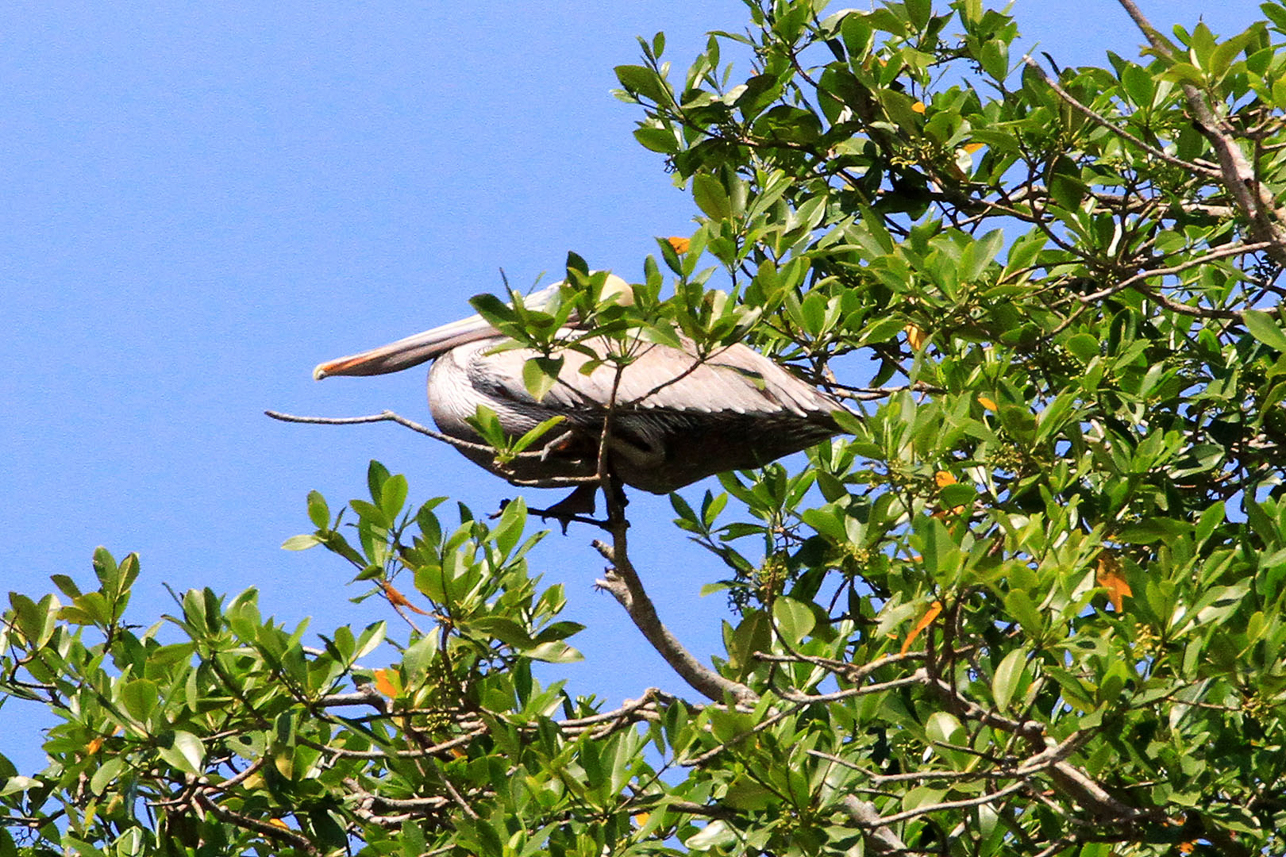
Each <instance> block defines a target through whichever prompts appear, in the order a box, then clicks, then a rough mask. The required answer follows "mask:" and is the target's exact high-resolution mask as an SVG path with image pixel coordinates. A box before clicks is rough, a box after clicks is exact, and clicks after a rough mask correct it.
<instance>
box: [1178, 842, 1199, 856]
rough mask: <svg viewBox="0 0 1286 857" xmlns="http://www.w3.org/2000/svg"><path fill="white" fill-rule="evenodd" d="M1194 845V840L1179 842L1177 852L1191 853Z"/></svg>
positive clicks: (1194, 848)
mask: <svg viewBox="0 0 1286 857" xmlns="http://www.w3.org/2000/svg"><path fill="white" fill-rule="evenodd" d="M1196 847H1197V843H1196V842H1180V843H1179V853H1180V854H1191V853H1192V852H1193V851H1194V850H1196Z"/></svg>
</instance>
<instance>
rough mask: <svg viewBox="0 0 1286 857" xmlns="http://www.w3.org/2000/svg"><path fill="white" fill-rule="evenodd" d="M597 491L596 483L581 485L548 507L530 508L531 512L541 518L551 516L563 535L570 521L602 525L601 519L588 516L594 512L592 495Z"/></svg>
mask: <svg viewBox="0 0 1286 857" xmlns="http://www.w3.org/2000/svg"><path fill="white" fill-rule="evenodd" d="M597 491H598V486H597V485H581V486H580V487H578V488H576V489H574V490H573V491H572V493H570V494H568V495H567V496H566V497H564V498H563V499H561V500H559V501H558V502H557V503H555V504H554V505H552V506H550V507H549V508H548V509H532V510H531V513H532V514H533V515H539V516H540V518H541V520H547V519H549V518H553V519H554V520H555V521H557V522H558V523H559V525H560V526H561V527H562V528H563V535H567V525H568V524H570V523H571V522H572V521H576V522H577V523H581V524H593V525H594V526H596V527H602V526H603V522H602V521H599V520H597V519H596V518H592V517H590V516H591V515H593V514H594V495H595V493H597Z"/></svg>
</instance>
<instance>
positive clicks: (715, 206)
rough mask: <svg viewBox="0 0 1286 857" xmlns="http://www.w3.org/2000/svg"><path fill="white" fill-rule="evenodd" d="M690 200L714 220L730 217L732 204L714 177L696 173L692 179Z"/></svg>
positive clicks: (721, 185)
mask: <svg viewBox="0 0 1286 857" xmlns="http://www.w3.org/2000/svg"><path fill="white" fill-rule="evenodd" d="M692 198H693V199H694V200H695V201H696V203H697V207H698V208H700V209H701V210H702V211H703V212H705V214H706V216H707V217H710V218H713V219H714V220H727V219H728V218H729V217H731V216H732V204H731V202H729V200H728V194H727V192H726V191H725V190H724V189H723V184H722V183H721V182H720V181H719V180H718V179H717V178H715V177H714V176H712V175H708V174H706V173H698V174H697V175H695V176H693V177H692Z"/></svg>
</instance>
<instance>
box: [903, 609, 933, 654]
mask: <svg viewBox="0 0 1286 857" xmlns="http://www.w3.org/2000/svg"><path fill="white" fill-rule="evenodd" d="M941 612H942V602H941V601H935V602H933V603H932V604H930V605H929V609H928V610H926V611H924V615H923V616H921V617H920V621H919V622H916V623H915V627H914V628H912V629H911V634H910V636H908V637H907V638H906V642H904V643H903V644H902V654H904V655H905V654H906V653H907V652H909V651H910V650H911V644H912V643H914V642H915V638H916V637H918V636H920V634H921V632H923V631H924V629H925V628H927V627H929V625H931V624H932V623H933V620H934V619H937V618H938V614H940V613H941Z"/></svg>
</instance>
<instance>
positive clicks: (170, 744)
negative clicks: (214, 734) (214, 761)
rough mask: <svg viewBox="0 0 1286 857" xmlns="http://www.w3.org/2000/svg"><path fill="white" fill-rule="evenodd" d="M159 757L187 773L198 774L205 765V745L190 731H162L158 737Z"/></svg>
mask: <svg viewBox="0 0 1286 857" xmlns="http://www.w3.org/2000/svg"><path fill="white" fill-rule="evenodd" d="M158 744H159V745H160V746H159V749H160V756H161V758H162V759H163V760H164V761H165V762H166V763H167V764H169V765H173V766H174V767H176V768H178V769H179V770H180V771H183V772H185V773H189V774H200V773H202V772H203V770H204V765H205V745H204V744H203V743H201V739H200V738H198V737H196V736H195V735H193V734H192V733H191V732H184V731H183V730H176V731H172V732H164V733H162V734H161V736H160V737H159V738H158Z"/></svg>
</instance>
